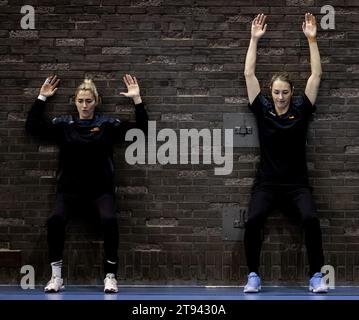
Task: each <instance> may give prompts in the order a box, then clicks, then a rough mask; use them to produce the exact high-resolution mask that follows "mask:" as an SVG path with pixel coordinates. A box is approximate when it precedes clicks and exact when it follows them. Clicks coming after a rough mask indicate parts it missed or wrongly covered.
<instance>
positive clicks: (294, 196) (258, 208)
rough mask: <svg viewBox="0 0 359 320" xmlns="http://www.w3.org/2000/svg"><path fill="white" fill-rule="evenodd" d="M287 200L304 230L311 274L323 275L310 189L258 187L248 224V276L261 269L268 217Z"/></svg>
mask: <svg viewBox="0 0 359 320" xmlns="http://www.w3.org/2000/svg"><path fill="white" fill-rule="evenodd" d="M283 200H286V201H287V202H288V203H289V204H290V205H291V206H292V208H293V210H296V211H297V212H298V213H299V214H300V218H301V223H302V227H303V229H304V237H305V246H306V249H307V255H308V262H309V273H310V276H312V275H313V274H314V273H316V272H320V270H321V267H322V266H323V264H324V256H323V248H322V233H321V229H320V223H319V219H318V217H317V214H316V209H315V204H314V201H313V197H312V194H311V190H310V189H309V187H293V186H263V185H255V186H254V187H253V191H252V196H251V200H250V204H249V209H248V220H247V222H246V224H245V233H244V248H245V253H246V259H247V265H248V269H249V272H256V273H257V274H258V269H259V265H260V262H259V261H260V252H261V246H262V230H263V227H264V224H265V221H266V219H267V217H268V214H269V213H270V211H271V210H272V209H274V207H275V206H276V205H278V203H281V202H283Z"/></svg>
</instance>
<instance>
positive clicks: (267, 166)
mask: <svg viewBox="0 0 359 320" xmlns="http://www.w3.org/2000/svg"><path fill="white" fill-rule="evenodd" d="M265 20H266V16H264V15H263V14H259V15H257V16H256V17H255V19H254V20H253V21H252V27H251V40H250V44H249V48H248V52H247V56H246V61H245V71H244V76H245V79H246V86H247V93H248V98H249V108H250V110H251V111H252V112H253V114H254V115H255V117H256V120H257V125H258V135H259V142H260V163H259V168H258V171H257V174H256V178H255V182H254V185H253V189H252V194H251V199H250V204H249V210H248V220H247V221H246V224H245V235H244V248H245V253H246V259H247V266H248V271H249V275H248V282H247V284H246V285H245V287H244V292H246V293H248V292H259V291H260V290H261V280H260V276H259V266H260V252H261V245H262V232H263V227H264V224H265V221H266V219H267V217H268V214H269V213H270V211H271V210H272V209H273V208H274V207H281V205H282V204H283V203H284V202H285V201H286V202H289V203H290V204H291V205H292V208H293V210H295V211H297V212H298V213H299V214H300V217H301V225H302V227H303V229H304V236H305V245H306V248H307V254H308V262H309V275H310V280H309V290H310V291H311V292H315V293H323V292H327V291H328V288H327V285H326V284H325V281H324V280H323V275H322V273H321V268H322V266H323V264H324V255H323V248H322V235H321V228H320V222H319V219H318V217H317V213H316V209H315V204H314V201H313V197H312V194H311V188H310V186H309V182H308V172H307V171H308V170H307V164H306V133H307V127H308V121H309V118H310V115H311V114H312V113H313V112H314V111H315V106H314V104H315V101H316V98H317V94H318V88H319V84H320V79H321V74H322V68H321V63H320V55H319V49H318V44H317V41H316V34H317V27H316V20H315V17H314V16H313V15H312V14H310V13H306V14H305V20H304V22H303V25H302V29H303V32H304V34H305V36H306V37H307V39H308V43H309V50H310V65H311V75H310V77H309V79H308V81H307V85H306V88H305V93H304V94H303V95H301V96H298V97H294V96H293V92H294V87H293V84H292V82H291V80H290V79H289V76H288V74H287V73H285V72H280V73H277V74H275V75H274V76H273V77H272V79H271V83H270V91H271V96H272V99H267V98H266V97H265V96H264V95H262V93H261V89H260V85H259V82H258V79H257V77H256V75H255V67H256V54H257V44H258V41H259V39H260V38H261V37H262V36H263V35H264V34H265V32H266V29H267V24H265Z"/></svg>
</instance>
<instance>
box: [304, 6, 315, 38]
mask: <svg viewBox="0 0 359 320" xmlns="http://www.w3.org/2000/svg"><path fill="white" fill-rule="evenodd" d="M302 29H303V32H304V34H305V36H306V37H307V38H308V39H313V38H315V37H316V36H317V21H316V19H315V17H314V16H313V15H312V14H311V13H309V12H307V13H306V14H305V16H304V22H303V25H302Z"/></svg>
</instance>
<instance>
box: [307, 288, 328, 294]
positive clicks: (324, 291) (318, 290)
mask: <svg viewBox="0 0 359 320" xmlns="http://www.w3.org/2000/svg"><path fill="white" fill-rule="evenodd" d="M309 291H310V292H313V293H328V291H329V290H328V289H317V290H315V289H314V288H313V287H309Z"/></svg>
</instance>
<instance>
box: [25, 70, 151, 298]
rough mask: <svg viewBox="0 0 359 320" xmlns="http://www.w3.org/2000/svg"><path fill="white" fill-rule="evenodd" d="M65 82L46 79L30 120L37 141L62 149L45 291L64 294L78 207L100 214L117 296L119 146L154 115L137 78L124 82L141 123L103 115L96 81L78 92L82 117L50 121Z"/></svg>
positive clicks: (107, 271) (109, 281)
mask: <svg viewBox="0 0 359 320" xmlns="http://www.w3.org/2000/svg"><path fill="white" fill-rule="evenodd" d="M59 81H60V80H59V79H57V77H56V76H52V77H49V78H47V79H46V81H45V83H44V84H43V85H42V87H41V89H40V95H39V96H38V98H37V99H36V100H35V103H34V104H33V106H32V108H31V110H30V112H29V114H28V117H27V121H26V130H27V131H28V132H29V133H30V134H32V135H35V136H42V137H46V138H51V139H52V140H53V141H54V142H56V143H57V144H58V145H59V149H60V151H59V170H58V176H57V181H58V184H57V196H56V203H55V209H54V211H53V214H52V215H51V216H50V218H49V219H48V221H47V242H48V246H49V260H50V264H51V269H52V277H51V279H50V281H49V282H48V283H47V285H46V287H45V292H58V291H59V290H61V289H63V288H64V285H63V279H62V276H61V266H62V259H63V249H64V242H65V227H66V223H67V222H68V220H69V217H70V215H69V213H70V209H72V208H74V205H75V204H77V205H80V206H82V207H83V206H84V204H87V203H90V204H92V205H94V206H95V207H96V209H97V211H98V213H99V215H100V218H101V224H102V230H103V237H104V278H105V279H104V285H105V288H104V291H105V292H106V293H111V292H117V291H118V287H117V280H116V274H117V265H118V261H117V260H118V257H117V255H118V253H117V250H118V225H117V219H116V209H115V196H114V189H115V184H114V163H113V145H114V143H116V142H117V141H119V140H121V139H123V137H124V134H125V133H126V131H127V130H129V129H130V128H133V127H136V128H140V129H142V130H144V131H147V121H148V116H147V112H146V110H145V108H144V104H143V103H142V99H141V96H140V89H139V85H138V83H137V80H136V78H135V77H132V76H131V75H126V76H124V78H123V81H124V83H125V85H126V86H127V89H128V92H121V94H122V95H124V96H126V97H129V98H132V99H133V102H134V105H135V113H136V122H130V121H126V122H122V121H120V120H119V119H116V118H113V117H110V116H107V115H102V114H100V113H97V112H96V110H97V107H98V105H99V103H100V99H99V94H98V92H97V89H96V86H95V84H94V82H93V81H92V80H89V79H85V80H84V81H83V83H81V84H80V86H79V87H78V88H77V90H76V93H75V104H76V108H77V112H78V115H76V116H72V115H63V116H59V117H56V118H54V119H53V120H52V121H49V120H48V119H47V117H45V114H44V111H45V104H46V102H45V101H46V100H47V98H49V97H51V96H53V95H54V94H55V92H56V91H57V89H58V84H59Z"/></svg>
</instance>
